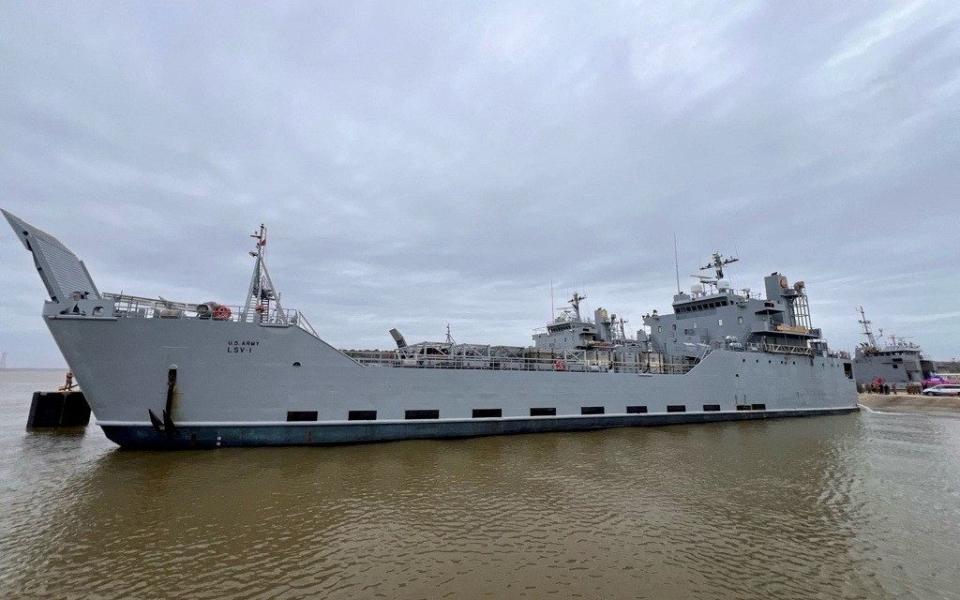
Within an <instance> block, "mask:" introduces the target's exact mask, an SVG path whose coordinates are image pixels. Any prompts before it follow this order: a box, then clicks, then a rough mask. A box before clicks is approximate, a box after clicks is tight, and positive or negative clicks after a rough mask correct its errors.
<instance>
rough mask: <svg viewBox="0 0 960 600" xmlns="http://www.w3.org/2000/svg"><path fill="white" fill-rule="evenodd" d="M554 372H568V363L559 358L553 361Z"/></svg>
mask: <svg viewBox="0 0 960 600" xmlns="http://www.w3.org/2000/svg"><path fill="white" fill-rule="evenodd" d="M553 370H554V371H566V370H567V362H566V361H565V360H563V359H562V358H558V359H557V360H555V361H553Z"/></svg>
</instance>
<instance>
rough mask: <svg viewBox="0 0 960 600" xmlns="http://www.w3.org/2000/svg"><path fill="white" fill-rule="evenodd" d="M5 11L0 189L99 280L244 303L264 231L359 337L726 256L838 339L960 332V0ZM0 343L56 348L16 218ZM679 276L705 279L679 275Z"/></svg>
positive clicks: (603, 287)
mask: <svg viewBox="0 0 960 600" xmlns="http://www.w3.org/2000/svg"><path fill="white" fill-rule="evenodd" d="M245 9H246V10H242V11H240V10H237V9H236V8H235V7H234V6H233V5H231V4H230V3H220V4H217V3H203V4H196V5H190V4H185V3H180V4H174V5H170V4H165V5H159V4H151V3H111V4H91V3H83V4H82V5H80V4H77V5H69V4H68V5H62V4H59V5H38V4H13V3H4V4H2V5H0V139H2V140H4V142H3V144H0V189H2V190H3V196H2V200H0V205H2V206H4V207H5V208H8V209H9V210H11V211H13V212H14V213H16V214H18V215H20V216H21V217H23V218H25V219H27V220H28V221H31V222H34V223H35V224H37V225H39V226H40V227H42V228H44V229H46V230H48V231H50V232H51V233H54V234H55V235H57V236H59V237H60V238H61V239H62V240H63V241H64V242H66V243H67V244H68V245H69V246H71V247H72V248H73V249H74V250H75V251H76V252H77V253H78V254H79V255H81V256H82V257H83V258H84V259H85V261H86V262H87V264H88V266H89V268H90V270H91V271H92V273H93V276H94V278H95V279H96V281H97V282H98V284H99V285H100V287H101V288H103V289H107V290H115V291H119V290H121V289H122V290H124V291H127V292H131V293H138V294H144V295H156V294H162V295H164V296H165V297H176V298H181V299H184V300H205V299H211V298H215V299H220V300H223V301H228V302H234V303H235V302H239V301H240V297H241V296H242V294H243V291H244V289H245V286H246V283H247V277H248V275H249V268H250V264H249V259H248V257H247V256H246V254H245V251H246V250H247V245H248V244H247V242H248V241H249V240H248V238H246V237H245V236H246V235H247V234H248V233H249V231H252V229H253V228H254V227H255V226H256V225H257V224H259V223H260V222H266V223H267V224H268V226H269V228H270V244H269V248H270V262H271V265H272V269H273V272H274V278H275V279H276V280H277V282H278V284H279V285H280V287H281V288H282V290H283V291H284V297H285V299H286V303H287V304H289V305H292V306H297V307H299V308H301V309H303V310H304V311H305V312H307V314H308V315H309V316H310V317H311V320H312V322H313V323H314V325H315V326H316V327H317V328H318V330H320V332H321V334H322V335H323V336H324V337H325V338H326V339H328V340H329V341H331V343H334V344H335V345H338V346H345V347H360V346H364V347H376V346H379V347H386V346H388V345H389V339H388V337H387V336H386V330H387V329H389V328H390V327H392V326H394V325H399V326H401V328H402V329H403V330H404V333H405V334H406V335H407V337H408V339H422V338H437V337H440V336H441V335H442V332H443V328H444V324H445V323H446V322H448V321H449V322H450V323H451V324H452V327H453V331H454V334H455V335H456V337H458V338H459V339H464V340H470V341H492V342H498V343H515V344H522V343H526V342H527V341H528V340H529V337H528V336H529V333H530V330H531V329H532V328H533V327H537V326H540V325H542V324H543V321H544V320H545V319H546V317H547V316H548V314H549V295H548V294H549V285H550V281H551V280H552V281H553V282H554V285H555V287H556V289H557V297H558V301H559V300H561V299H562V298H565V297H567V295H568V294H569V293H570V292H571V291H572V290H573V289H579V290H580V291H586V293H587V295H588V296H589V300H588V304H590V305H591V306H596V305H597V304H602V305H603V306H605V307H607V308H608V309H611V310H613V311H615V312H618V313H622V314H625V315H626V316H627V317H628V318H630V319H631V325H636V326H639V324H640V316H641V315H642V314H643V313H645V312H648V311H649V310H651V309H653V308H659V309H660V310H664V309H666V308H667V307H668V306H669V302H670V294H671V291H672V289H673V287H674V282H673V264H672V240H673V233H674V232H676V233H677V235H678V237H679V240H680V250H681V260H682V263H683V265H682V267H681V269H682V272H681V274H682V275H686V274H687V273H691V272H693V269H695V268H696V266H697V265H698V264H700V263H701V262H702V261H703V260H705V259H706V257H707V255H708V254H709V253H710V252H712V251H713V250H714V249H721V250H724V251H728V252H738V253H739V254H740V256H741V258H742V262H741V263H740V264H739V268H738V269H736V270H735V271H734V281H735V282H736V283H738V284H740V285H744V286H750V287H753V288H759V287H760V281H761V278H762V276H763V275H765V274H767V273H769V272H771V271H774V270H779V271H781V272H785V273H787V274H788V275H789V276H790V277H791V278H792V279H804V280H806V281H807V283H808V287H809V290H810V294H811V301H812V308H813V316H814V319H815V321H817V322H818V324H819V325H821V326H822V327H823V328H824V330H825V331H826V333H827V334H828V337H829V339H830V341H831V343H832V344H833V346H834V347H840V348H847V349H852V347H853V345H854V344H855V343H856V341H857V337H858V336H857V330H858V325H857V323H856V315H855V313H854V307H855V306H856V305H858V304H863V305H864V306H865V307H866V308H867V310H868V314H869V316H870V317H871V318H872V319H873V320H874V322H875V324H877V325H881V326H885V327H886V328H887V330H888V331H892V332H895V333H897V334H899V335H904V336H910V337H912V338H913V339H914V340H915V341H917V342H919V343H921V344H922V345H923V346H924V347H925V348H927V349H928V351H929V353H930V354H932V355H934V356H935V357H941V358H947V357H951V356H956V355H957V354H960V348H958V344H957V341H956V340H957V339H958V338H960V317H958V315H957V311H956V300H955V298H956V297H957V296H958V295H960V284H958V280H957V278H956V277H955V274H956V268H955V267H954V266H953V265H954V263H955V262H956V260H957V259H958V254H960V252H958V251H960V241H958V239H960V238H958V236H957V217H956V214H957V206H958V204H957V201H958V191H960V170H958V169H957V165H958V164H960V149H958V144H957V140H958V139H960V118H958V113H957V108H956V107H957V106H958V105H960V103H958V101H960V34H958V32H960V11H958V9H957V8H956V6H955V4H954V3H949V2H926V3H925V2H917V3H909V4H902V3H891V4H889V5H883V4H880V3H863V4H856V3H847V4H845V5H843V6H838V5H836V4H817V3H800V4H797V5H786V4H783V3H779V4H768V3H735V4H730V3H722V2H718V3H671V4H670V5H660V4H640V5H627V4H623V5H609V6H606V5H605V6H604V7H603V8H602V9H598V10H595V9H596V7H595V6H594V5H590V4H565V5H561V4H560V3H556V2H549V3H548V2H543V3H530V4H523V5H520V4H517V3H496V2H490V3H481V4H477V3H437V4H435V5H416V6H414V5H413V4H404V3H363V2H360V3H349V4H342V3H341V4H337V3H330V4H322V5H318V4H316V3H275V4H269V5H267V4H263V5H256V6H248V7H245ZM0 278H2V281H3V282H4V283H5V285H4V288H5V291H6V293H5V294H4V298H3V299H2V300H0V348H2V349H5V350H7V351H8V352H9V353H10V363H11V364H13V365H21V366H27V365H57V364H59V363H60V360H61V359H60V358H59V356H58V353H57V351H56V348H55V346H54V344H53V343H52V341H51V340H50V339H49V336H48V335H47V333H46V331H45V330H44V329H43V324H42V322H41V320H40V319H39V317H38V314H39V310H40V299H41V298H42V295H43V291H42V286H41V285H40V282H39V281H38V280H37V277H36V276H35V275H34V274H33V273H32V267H31V265H30V262H29V258H28V256H27V255H26V254H25V253H24V252H23V250H22V248H19V247H17V242H16V241H15V240H14V238H13V237H12V236H11V235H10V234H8V233H0ZM686 285H687V283H686V282H684V286H686Z"/></svg>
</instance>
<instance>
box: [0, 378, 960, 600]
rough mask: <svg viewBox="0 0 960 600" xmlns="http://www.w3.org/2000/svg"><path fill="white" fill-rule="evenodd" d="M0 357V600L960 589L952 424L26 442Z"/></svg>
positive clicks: (836, 421)
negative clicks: (158, 449) (260, 443)
mask: <svg viewBox="0 0 960 600" xmlns="http://www.w3.org/2000/svg"><path fill="white" fill-rule="evenodd" d="M61 375H62V374H61V373H59V372H22V371H21V372H17V371H6V372H0V500H2V502H0V596H2V597H4V598H18V597H56V598H70V597H89V596H95V597H102V598H158V597H190V598H221V597H249V598H294V597H303V596H314V597H320V596H322V597H327V598H366V597H370V598H375V597H382V598H395V597H405V598H406V597H409V598H417V597H421V598H443V597H450V598H453V597H457V598H459V597H530V598H543V597H556V598H564V597H584V598H599V597H604V598H772V597H778V598H787V597H793V598H837V597H852V598H853V597H860V598H881V597H916V598H948V597H951V598H956V597H960V571H958V566H957V565H958V564H960V535H958V534H960V419H951V418H943V417H931V416H924V415H918V416H912V415H906V416H904V415H894V416H891V415H881V414H870V413H861V414H854V415H846V416H839V417H821V418H811V419H795V420H785V421H768V422H757V423H741V424H738V423H728V424H717V425H694V426H673V427H664V428H652V429H621V430H610V431H602V432H592V433H564V434H541V435H530V436H515V437H500V438H485V439H475V440H461V441H453V442H451V441H445V442H433V441H411V442H400V443H392V444H380V445H366V446H353V447H335V448H283V449H236V450H218V451H203V452H177V453H147V452H130V451H120V450H117V449H116V448H115V447H114V446H113V445H112V444H111V443H110V442H109V441H108V440H106V438H104V437H103V434H102V433H101V432H100V430H99V429H98V428H96V427H94V426H91V427H89V428H88V429H87V431H86V433H85V434H79V435H78V434H49V433H44V434H38V433H32V434H28V433H26V432H25V431H24V424H25V422H26V413H27V409H28V406H29V398H30V393H31V392H32V391H34V390H35V389H52V388H53V387H54V386H56V385H57V384H58V383H59V382H60V378H61Z"/></svg>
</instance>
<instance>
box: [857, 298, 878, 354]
mask: <svg viewBox="0 0 960 600" xmlns="http://www.w3.org/2000/svg"><path fill="white" fill-rule="evenodd" d="M857 312H858V313H860V320H859V321H857V323H860V324H861V325H862V326H863V335H865V336H867V341H868V342H869V343H870V345H871V346H873V347H874V348H876V347H877V340H876V338H874V337H873V332H872V331H870V321H869V320H868V319H867V315H866V313H864V312H863V307H862V306H858V307H857Z"/></svg>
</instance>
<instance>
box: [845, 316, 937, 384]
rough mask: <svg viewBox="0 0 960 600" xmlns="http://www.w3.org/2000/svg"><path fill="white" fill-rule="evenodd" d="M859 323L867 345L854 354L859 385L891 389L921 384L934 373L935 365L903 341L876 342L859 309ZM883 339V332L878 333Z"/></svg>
mask: <svg viewBox="0 0 960 600" xmlns="http://www.w3.org/2000/svg"><path fill="white" fill-rule="evenodd" d="M857 312H859V313H860V319H859V321H858V322H859V323H860V326H861V327H863V335H864V336H866V341H864V342H861V343H860V345H859V346H857V348H856V350H855V351H854V357H853V373H854V377H855V378H856V382H857V383H858V384H860V385H870V384H872V383H883V384H888V385H891V386H894V387H900V388H902V387H906V386H908V385H911V384H917V385H920V384H922V382H923V380H924V379H927V378H928V377H930V376H931V375H932V374H933V372H934V371H935V368H934V367H935V364H934V362H933V361H932V360H928V359H927V358H926V357H925V356H924V355H923V350H922V349H921V348H920V346H918V345H916V344H914V343H913V342H908V341H907V340H904V339H902V338H901V339H898V338H897V337H895V336H890V338H889V341H887V342H878V341H877V338H876V336H874V335H873V331H872V330H871V329H870V325H871V322H870V321H869V320H868V319H867V315H866V313H865V312H864V310H863V307H862V306H860V307H858V308H857ZM880 334H881V335H880V338H881V340H882V339H883V330H882V329H881V330H880Z"/></svg>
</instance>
